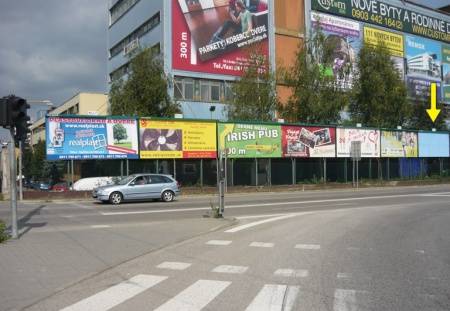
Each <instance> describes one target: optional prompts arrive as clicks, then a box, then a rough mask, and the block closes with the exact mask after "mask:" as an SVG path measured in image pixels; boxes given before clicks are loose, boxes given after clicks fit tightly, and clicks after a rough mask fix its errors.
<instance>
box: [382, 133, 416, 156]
mask: <svg viewBox="0 0 450 311" xmlns="http://www.w3.org/2000/svg"><path fill="white" fill-rule="evenodd" d="M417 148H418V143H417V133H416V132H405V131H381V156H382V157H386V158H401V157H404V158H414V157H417V156H418V150H417Z"/></svg>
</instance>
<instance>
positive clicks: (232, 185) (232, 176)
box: [230, 159, 234, 187]
mask: <svg viewBox="0 0 450 311" xmlns="http://www.w3.org/2000/svg"><path fill="white" fill-rule="evenodd" d="M230 181H231V187H234V159H231V179H230Z"/></svg>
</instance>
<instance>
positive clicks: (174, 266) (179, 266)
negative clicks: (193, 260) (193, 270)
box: [156, 261, 192, 270]
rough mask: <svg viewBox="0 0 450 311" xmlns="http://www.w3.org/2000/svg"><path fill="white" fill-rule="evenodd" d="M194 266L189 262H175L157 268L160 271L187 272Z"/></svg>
mask: <svg viewBox="0 0 450 311" xmlns="http://www.w3.org/2000/svg"><path fill="white" fill-rule="evenodd" d="M191 265H192V264H190V263H187V262H175V261H165V262H163V263H160V264H159V265H157V266H156V268H159V269H169V270H185V269H187V268H189V267H190V266H191Z"/></svg>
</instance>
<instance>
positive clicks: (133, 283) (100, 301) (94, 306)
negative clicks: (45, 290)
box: [61, 274, 167, 311]
mask: <svg viewBox="0 0 450 311" xmlns="http://www.w3.org/2000/svg"><path fill="white" fill-rule="evenodd" d="M165 279H167V276H158V275H146V274H140V275H136V276H134V277H132V278H131V279H129V280H127V281H125V282H122V283H119V284H117V285H114V286H112V287H110V288H108V289H106V290H104V291H101V292H99V293H97V294H95V295H93V296H90V297H88V298H86V299H83V300H81V301H79V302H77V303H75V304H73V305H71V306H68V307H66V308H64V309H62V310H61V311H90V310H92V311H103V310H109V309H111V308H113V307H115V306H117V305H119V304H121V303H122V302H124V301H126V300H128V299H130V298H132V297H134V296H136V295H138V294H140V293H142V292H143V291H145V290H147V289H149V288H151V287H153V286H155V285H156V284H158V283H160V282H162V281H164V280H165Z"/></svg>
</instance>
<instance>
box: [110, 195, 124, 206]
mask: <svg viewBox="0 0 450 311" xmlns="http://www.w3.org/2000/svg"><path fill="white" fill-rule="evenodd" d="M122 200H123V196H122V193H120V192H113V193H111V194H110V196H109V202H110V203H111V204H115V205H117V204H120V203H122Z"/></svg>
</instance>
